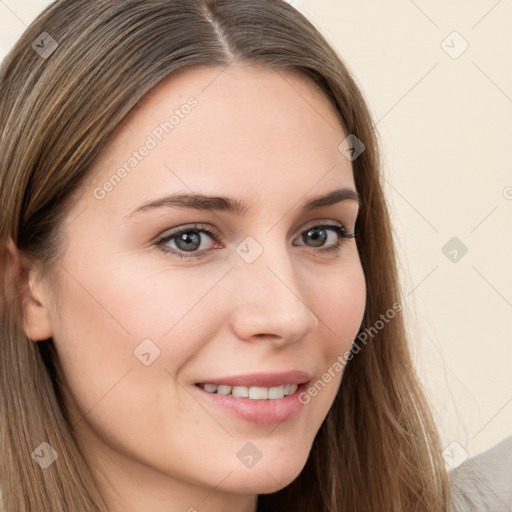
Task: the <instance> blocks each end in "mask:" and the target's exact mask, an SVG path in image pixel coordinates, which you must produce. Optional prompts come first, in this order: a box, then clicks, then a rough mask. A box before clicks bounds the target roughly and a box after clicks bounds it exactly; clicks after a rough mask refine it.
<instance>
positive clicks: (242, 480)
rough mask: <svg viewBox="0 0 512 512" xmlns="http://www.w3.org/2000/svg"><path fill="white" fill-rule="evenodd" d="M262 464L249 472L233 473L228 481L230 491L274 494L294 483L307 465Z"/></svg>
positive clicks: (290, 462) (294, 463) (302, 463)
mask: <svg viewBox="0 0 512 512" xmlns="http://www.w3.org/2000/svg"><path fill="white" fill-rule="evenodd" d="M262 462H263V461H260V463H259V464H256V465H255V466H254V467H252V468H250V469H248V470H245V471H242V470H239V471H236V473H233V474H232V475H231V477H230V478H229V479H227V480H226V484H227V483H228V480H229V486H230V489H229V490H230V491H231V492H236V493H240V494H272V493H274V492H277V491H280V490H281V489H283V488H284V487H286V486H287V485H289V484H290V483H291V482H293V481H294V480H295V479H296V478H297V477H298V476H299V474H300V472H301V471H302V469H303V467H304V465H305V461H304V462H303V461H302V460H301V461H295V462H292V461H288V463H287V464H286V465H280V464H276V463H275V461H270V462H269V463H267V464H262ZM258 465H259V467H258Z"/></svg>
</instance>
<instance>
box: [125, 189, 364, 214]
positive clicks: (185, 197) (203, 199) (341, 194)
mask: <svg viewBox="0 0 512 512" xmlns="http://www.w3.org/2000/svg"><path fill="white" fill-rule="evenodd" d="M342 201H356V202H357V203H358V205H361V198H360V197H359V194H358V193H357V192H356V191H355V190H354V189H352V188H346V187H345V188H340V189H337V190H332V191H331V192H328V193H327V194H324V195H321V196H317V197H314V198H313V199H310V200H308V201H307V202H305V203H303V204H302V205H301V206H300V211H301V212H307V211H311V210H317V209H319V208H323V207H326V206H331V205H334V204H337V203H340V202H342ZM172 207H178V208H191V209H194V210H203V211H224V212H228V213H232V214H234V215H238V216H243V215H245V214H246V213H247V211H248V210H249V205H248V204H247V203H245V202H244V201H240V200H239V199H233V198H230V197H222V196H209V195H204V194H173V195H170V196H166V197H162V198H160V199H155V200H154V201H150V202H149V203H145V204H143V205H141V206H139V207H138V208H136V209H135V210H133V211H132V212H130V213H129V214H128V215H127V217H131V216H132V215H135V214H136V213H140V212H145V211H148V210H154V209H157V208H172Z"/></svg>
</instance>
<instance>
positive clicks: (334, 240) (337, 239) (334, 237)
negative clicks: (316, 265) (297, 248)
mask: <svg viewBox="0 0 512 512" xmlns="http://www.w3.org/2000/svg"><path fill="white" fill-rule="evenodd" d="M329 235H331V236H329ZM355 236H356V235H355V233H348V232H347V230H346V229H345V226H343V225H341V224H318V225H315V226H311V227H310V228H308V229H306V231H304V232H303V233H302V235H301V236H300V237H299V240H302V241H304V242H306V241H307V240H310V241H311V242H312V245H308V244H306V243H304V244H302V243H301V244H298V245H308V247H321V249H320V250H319V251H318V252H324V253H329V252H335V253H338V252H339V251H340V250H341V247H342V245H343V243H344V239H349V238H355Z"/></svg>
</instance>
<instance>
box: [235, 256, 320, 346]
mask: <svg viewBox="0 0 512 512" xmlns="http://www.w3.org/2000/svg"><path fill="white" fill-rule="evenodd" d="M235 267H236V268H234V269H233V271H232V272H231V274H232V276H231V279H233V280H235V285H234V286H233V294H234V295H233V296H232V297H231V300H232V304H233V305H234V306H233V312H232V316H231V325H232V329H233V330H234V332H235V333H236V335H237V336H238V337H239V338H240V339H242V340H245V341H257V342H261V341H263V340H266V341H268V342H270V343H272V344H273V345H274V346H284V345H287V344H290V343H295V342H297V341H299V340H301V339H302V338H303V337H304V336H306V335H307V334H308V333H310V332H312V331H314V330H315V329H316V328H317V326H318V317H317V315H316V314H315V312H314V311H313V310H312V308H311V306H310V305H309V304H308V303H307V296H306V295H307V294H306V293H305V291H306V290H307V287H308V283H307V282H304V280H302V282H299V279H298V274H297V270H296V269H294V268H293V264H292V262H291V261H290V255H289V254H288V251H287V250H286V248H283V249H282V250H273V251H272V252H271V251H270V250H269V249H268V248H266V249H265V250H264V251H263V252H262V254H260V256H258V258H257V259H256V260H255V261H253V262H252V263H247V262H246V261H244V260H243V259H242V258H241V259H240V260H239V261H237V263H236V265H235Z"/></svg>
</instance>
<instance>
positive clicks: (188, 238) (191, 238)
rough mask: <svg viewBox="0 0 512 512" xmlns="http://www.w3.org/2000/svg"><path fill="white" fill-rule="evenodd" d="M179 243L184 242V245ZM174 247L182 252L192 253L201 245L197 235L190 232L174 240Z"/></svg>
mask: <svg viewBox="0 0 512 512" xmlns="http://www.w3.org/2000/svg"><path fill="white" fill-rule="evenodd" d="M181 242H184V244H182V243H181ZM190 244H192V247H190ZM176 245H177V246H178V247H179V248H180V249H181V250H183V251H193V250H194V249H197V248H198V247H199V246H200V245H201V240H200V237H199V233H196V232H192V231H191V232H189V233H182V234H181V235H180V236H179V237H178V238H177V239H176Z"/></svg>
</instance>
